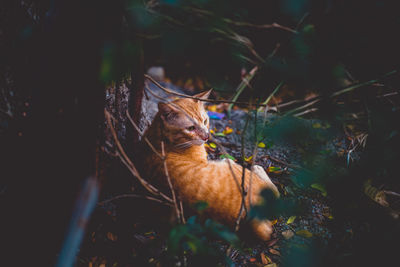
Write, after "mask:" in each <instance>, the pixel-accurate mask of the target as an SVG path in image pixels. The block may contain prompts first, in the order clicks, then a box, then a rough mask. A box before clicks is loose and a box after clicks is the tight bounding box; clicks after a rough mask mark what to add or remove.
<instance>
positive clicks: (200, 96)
mask: <svg viewBox="0 0 400 267" xmlns="http://www.w3.org/2000/svg"><path fill="white" fill-rule="evenodd" d="M211 91H212V89H210V90H208V91H204V92H201V93H199V94H197V95H194V97H197V98H201V99H204V100H205V99H208V97H209V96H210V94H211ZM197 101H198V100H197Z"/></svg>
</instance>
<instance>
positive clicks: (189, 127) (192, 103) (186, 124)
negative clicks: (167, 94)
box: [158, 90, 211, 149]
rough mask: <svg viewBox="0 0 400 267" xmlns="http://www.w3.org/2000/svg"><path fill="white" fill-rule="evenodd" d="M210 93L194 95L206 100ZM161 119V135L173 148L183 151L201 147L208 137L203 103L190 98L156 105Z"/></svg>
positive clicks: (207, 121)
mask: <svg viewBox="0 0 400 267" xmlns="http://www.w3.org/2000/svg"><path fill="white" fill-rule="evenodd" d="M210 93H211V90H210V91H206V92H202V93H200V94H197V95H194V97H197V98H201V99H207V98H208V96H209V95H210ZM158 112H159V115H160V117H161V119H162V127H163V133H162V134H163V135H164V137H165V138H167V140H168V142H169V143H170V144H172V145H173V146H174V147H176V148H179V149H185V148H188V147H191V146H193V145H203V144H204V143H205V142H206V141H207V140H208V137H209V133H208V127H209V120H210V119H209V117H208V115H207V112H206V111H205V109H204V102H203V101H200V100H196V99H191V98H180V99H177V100H174V101H172V102H170V103H161V102H160V103H158Z"/></svg>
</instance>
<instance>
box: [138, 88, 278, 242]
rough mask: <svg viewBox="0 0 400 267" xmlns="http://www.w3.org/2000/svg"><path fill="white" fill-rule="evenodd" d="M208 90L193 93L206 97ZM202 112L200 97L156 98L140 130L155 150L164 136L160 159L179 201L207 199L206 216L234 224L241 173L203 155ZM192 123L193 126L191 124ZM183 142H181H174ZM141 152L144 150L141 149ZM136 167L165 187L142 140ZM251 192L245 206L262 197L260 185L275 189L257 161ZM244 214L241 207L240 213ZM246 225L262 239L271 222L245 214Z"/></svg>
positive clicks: (236, 167) (205, 119)
mask: <svg viewBox="0 0 400 267" xmlns="http://www.w3.org/2000/svg"><path fill="white" fill-rule="evenodd" d="M208 93H209V92H206V93H201V94H199V95H197V97H203V98H207V97H208ZM208 126H209V125H208V116H207V113H206V112H205V110H204V107H203V103H202V102H201V101H196V100H193V99H178V100H175V101H173V102H172V104H159V112H158V113H157V115H156V117H155V119H154V121H153V123H152V124H151V126H150V127H149V129H148V130H147V131H146V133H145V136H146V137H147V138H148V139H149V141H150V142H151V143H152V144H153V145H154V146H155V147H156V149H157V150H158V151H161V141H164V142H165V151H166V164H167V168H168V172H169V175H170V178H171V182H172V184H173V187H174V190H175V192H176V193H177V195H178V196H179V197H180V199H182V201H183V202H184V203H185V204H188V205H192V204H195V203H197V202H199V201H205V202H207V203H208V208H207V209H206V210H205V213H206V215H207V216H209V217H210V218H212V219H215V220H216V221H219V222H221V223H223V224H226V225H228V226H230V227H233V226H234V225H235V221H236V219H237V217H238V215H239V211H240V207H241V201H242V197H241V192H240V190H239V188H238V186H237V183H236V182H235V177H236V179H237V181H238V182H239V183H240V181H241V179H242V166H240V165H238V164H236V163H235V162H233V161H231V160H226V159H225V160H220V161H209V160H207V153H206V151H205V148H204V145H203V144H204V141H205V139H206V138H207V134H208ZM193 128H195V129H193ZM184 143H187V145H179V144H184ZM143 153H144V154H143ZM141 156H142V164H141V165H142V170H141V171H142V172H143V175H145V177H147V178H149V179H150V180H151V182H152V183H154V184H157V185H158V186H161V187H162V188H168V187H166V177H165V170H164V169H163V162H162V160H161V159H160V158H159V156H157V155H156V154H155V153H154V152H153V151H152V150H151V149H150V148H149V147H148V146H147V145H146V144H143V145H142V152H141ZM252 177H253V178H252V182H251V186H252V188H251V190H248V189H247V191H248V192H251V195H248V196H247V197H246V206H247V208H249V206H250V202H249V198H251V203H252V204H257V203H260V201H262V199H261V197H260V196H259V194H260V191H261V190H263V189H265V188H268V189H270V190H272V191H273V192H274V193H275V195H276V196H279V192H278V190H277V188H276V186H275V185H274V184H273V183H272V182H271V180H270V179H269V178H268V176H267V174H266V173H265V171H264V170H263V169H262V167H259V166H258V167H256V168H254V172H253V174H252ZM249 180H250V171H249V170H248V169H245V187H246V188H248V187H249ZM244 216H245V214H244V213H243V217H244ZM250 225H251V227H252V229H253V231H254V233H256V235H257V236H258V237H259V238H260V239H262V240H268V239H269V238H270V235H271V233H272V226H271V224H270V223H269V222H268V221H259V220H255V219H253V220H251V222H250Z"/></svg>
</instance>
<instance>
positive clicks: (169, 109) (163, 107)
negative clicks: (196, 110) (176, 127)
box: [158, 102, 178, 120]
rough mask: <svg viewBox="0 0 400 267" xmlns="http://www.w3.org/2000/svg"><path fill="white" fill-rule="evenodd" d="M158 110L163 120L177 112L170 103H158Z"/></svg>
mask: <svg viewBox="0 0 400 267" xmlns="http://www.w3.org/2000/svg"><path fill="white" fill-rule="evenodd" d="M158 110H159V112H160V114H161V118H162V119H163V120H165V119H170V118H172V117H173V115H174V114H176V113H177V112H178V110H177V109H176V108H174V107H173V106H172V105H171V104H168V103H162V102H159V103H158Z"/></svg>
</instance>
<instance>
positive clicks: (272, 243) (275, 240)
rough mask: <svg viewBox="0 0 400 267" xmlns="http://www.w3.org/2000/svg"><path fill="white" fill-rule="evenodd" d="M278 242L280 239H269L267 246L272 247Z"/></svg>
mask: <svg viewBox="0 0 400 267" xmlns="http://www.w3.org/2000/svg"><path fill="white" fill-rule="evenodd" d="M277 242H278V239H277V238H275V239H272V240H270V241H268V242H267V243H266V244H265V245H266V246H267V247H272V246H273V245H275V244H276V243H277Z"/></svg>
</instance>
